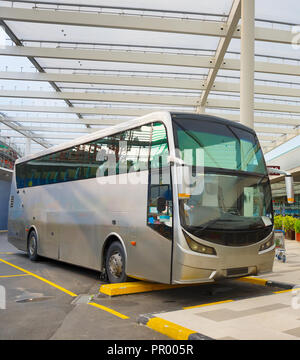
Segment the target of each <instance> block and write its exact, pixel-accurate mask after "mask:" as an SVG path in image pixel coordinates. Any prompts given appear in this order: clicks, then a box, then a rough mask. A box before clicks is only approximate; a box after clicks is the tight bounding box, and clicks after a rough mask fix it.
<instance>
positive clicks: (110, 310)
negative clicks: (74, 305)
mask: <svg viewBox="0 0 300 360" xmlns="http://www.w3.org/2000/svg"><path fill="white" fill-rule="evenodd" d="M88 304H89V305H92V306H94V307H96V308H99V309H101V310H104V311H107V312H109V313H110V314H113V315H115V316H117V317H119V318H121V319H129V317H128V316H126V315H123V314H121V313H119V312H118V311H115V310H113V309H110V308H108V307H106V306H103V305H100V304H96V303H94V302H89V303H88Z"/></svg>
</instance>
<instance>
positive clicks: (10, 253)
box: [0, 252, 14, 255]
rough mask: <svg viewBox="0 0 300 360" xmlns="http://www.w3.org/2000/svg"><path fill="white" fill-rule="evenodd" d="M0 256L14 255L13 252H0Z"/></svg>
mask: <svg viewBox="0 0 300 360" xmlns="http://www.w3.org/2000/svg"><path fill="white" fill-rule="evenodd" d="M0 254H1V255H12V254H14V253H13V252H0Z"/></svg>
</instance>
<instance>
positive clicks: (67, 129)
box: [0, 120, 298, 135]
mask: <svg viewBox="0 0 300 360" xmlns="http://www.w3.org/2000/svg"><path fill="white" fill-rule="evenodd" d="M122 122H124V120H119V121H115V123H114V124H109V123H98V124H97V125H103V126H111V125H116V124H120V123H122ZM40 123H41V124H42V123H43V122H42V121H40ZM20 129H21V128H20ZM22 129H23V131H37V132H57V133H60V132H65V133H88V134H89V133H92V132H94V131H98V130H100V129H97V128H76V127H57V126H56V127H49V126H22ZM0 130H7V128H5V127H4V126H1V125H0ZM255 131H256V132H258V133H266V134H267V133H271V134H281V135H283V134H291V135H295V133H298V132H295V130H294V129H286V128H273V127H260V126H256V127H255Z"/></svg>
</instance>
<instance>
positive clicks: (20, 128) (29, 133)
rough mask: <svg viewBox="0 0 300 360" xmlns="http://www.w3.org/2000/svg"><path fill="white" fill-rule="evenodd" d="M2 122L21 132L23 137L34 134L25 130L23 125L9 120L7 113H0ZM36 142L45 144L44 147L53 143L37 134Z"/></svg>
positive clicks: (0, 121)
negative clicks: (7, 119)
mask: <svg viewBox="0 0 300 360" xmlns="http://www.w3.org/2000/svg"><path fill="white" fill-rule="evenodd" d="M0 123H2V124H4V125H5V126H7V128H9V130H13V131H15V132H17V133H19V134H20V136H21V137H23V136H25V137H27V138H29V137H31V136H32V135H33V134H32V133H31V132H29V131H25V130H24V129H23V127H22V126H21V125H19V124H16V123H11V122H7V121H6V116H5V114H2V113H0ZM35 142H36V143H37V144H39V145H41V146H43V147H44V148H47V147H49V146H51V144H49V143H48V142H46V141H45V140H44V138H43V137H42V136H41V135H39V136H36V139H35Z"/></svg>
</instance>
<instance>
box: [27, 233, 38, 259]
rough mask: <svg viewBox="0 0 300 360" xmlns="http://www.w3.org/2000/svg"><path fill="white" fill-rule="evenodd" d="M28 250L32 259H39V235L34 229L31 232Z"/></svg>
mask: <svg viewBox="0 0 300 360" xmlns="http://www.w3.org/2000/svg"><path fill="white" fill-rule="evenodd" d="M27 252H28V257H29V259H30V260H31V261H37V259H38V254H37V235H36V232H35V231H34V230H32V231H31V232H30V234H29V238H28V247H27Z"/></svg>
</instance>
